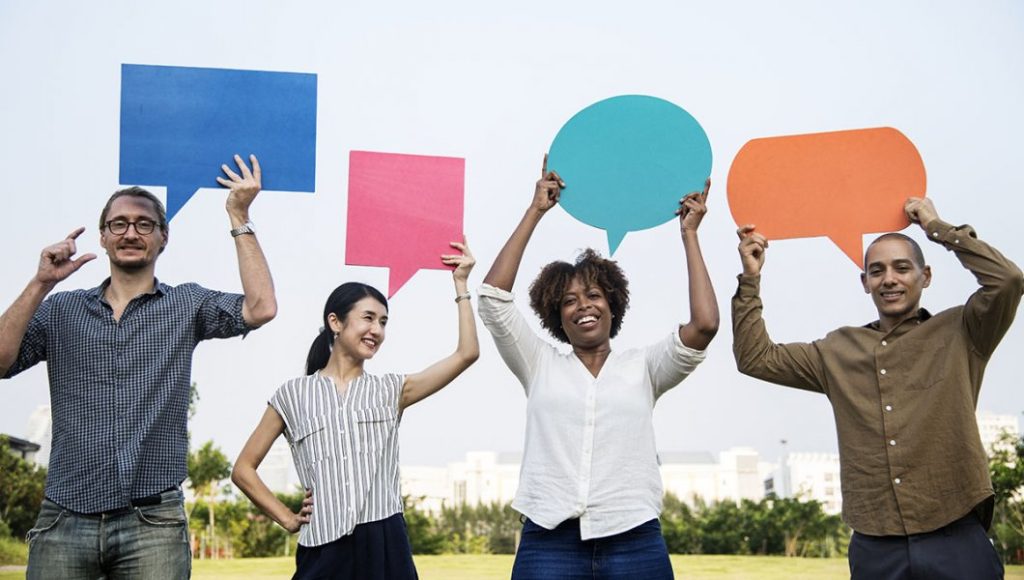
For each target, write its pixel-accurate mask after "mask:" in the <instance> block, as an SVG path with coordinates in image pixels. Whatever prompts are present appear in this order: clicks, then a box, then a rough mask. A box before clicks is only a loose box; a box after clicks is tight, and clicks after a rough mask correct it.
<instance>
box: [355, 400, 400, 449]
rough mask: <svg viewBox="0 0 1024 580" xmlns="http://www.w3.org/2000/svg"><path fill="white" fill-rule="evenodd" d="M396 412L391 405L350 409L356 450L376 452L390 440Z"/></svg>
mask: <svg viewBox="0 0 1024 580" xmlns="http://www.w3.org/2000/svg"><path fill="white" fill-rule="evenodd" d="M397 416H398V414H397V413H396V412H395V409H393V408H391V407H363V408H361V409H353V410H352V427H353V429H354V430H355V442H356V450H357V452H358V453H361V454H374V455H375V454H377V453H379V452H380V451H381V450H382V449H383V448H384V446H385V445H386V443H387V442H388V441H389V440H390V438H391V435H392V431H394V428H395V422H396V419H397Z"/></svg>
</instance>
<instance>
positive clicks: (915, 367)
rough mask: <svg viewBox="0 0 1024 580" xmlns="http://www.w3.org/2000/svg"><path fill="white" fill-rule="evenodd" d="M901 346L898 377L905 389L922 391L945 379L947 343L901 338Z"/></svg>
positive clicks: (947, 358)
mask: <svg viewBox="0 0 1024 580" xmlns="http://www.w3.org/2000/svg"><path fill="white" fill-rule="evenodd" d="M897 344H899V345H900V346H901V349H900V355H901V358H902V366H903V368H902V369H901V372H900V379H901V380H902V381H903V383H904V384H905V385H906V387H907V389H909V390H912V391H923V390H927V389H931V388H933V387H935V386H936V385H939V384H940V383H942V382H943V381H944V380H946V375H947V369H946V363H947V362H948V360H949V357H948V356H947V352H946V347H947V345H946V344H944V343H942V342H936V341H931V340H914V339H910V340H908V339H903V340H901V341H899V342H898V343H897Z"/></svg>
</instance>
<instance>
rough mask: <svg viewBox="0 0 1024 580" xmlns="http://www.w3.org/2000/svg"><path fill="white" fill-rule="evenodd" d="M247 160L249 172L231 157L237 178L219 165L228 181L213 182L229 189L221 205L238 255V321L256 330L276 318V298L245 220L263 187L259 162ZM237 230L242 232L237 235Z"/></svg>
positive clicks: (267, 270)
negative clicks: (240, 293) (240, 298)
mask: <svg viewBox="0 0 1024 580" xmlns="http://www.w3.org/2000/svg"><path fill="white" fill-rule="evenodd" d="M249 161H250V162H252V171H250V170H249V166H248V165H246V163H245V161H243V160H242V158H241V157H239V156H238V155H235V164H236V165H238V170H239V171H240V172H241V175H239V174H238V173H235V172H234V171H232V170H231V168H230V167H228V166H227V165H221V166H220V168H221V170H222V171H223V172H224V174H225V175H227V176H228V179H224V178H223V177H218V178H217V183H219V184H221V185H223V186H224V187H227V188H229V189H230V192H229V193H228V199H227V203H226V204H225V205H226V207H227V210H228V217H229V218H230V219H231V230H232V236H234V238H235V250H236V251H237V252H238V272H239V275H240V276H241V278H242V291H243V293H244V294H245V301H244V302H243V303H242V318H244V319H245V323H246V324H248V325H249V326H252V327H257V326H263V325H264V324H266V323H268V322H270V321H271V320H273V319H274V316H276V315H277V298H276V296H275V294H274V281H273V280H272V279H271V277H270V267H269V266H267V259H266V257H265V256H264V255H263V249H262V248H260V242H259V240H257V239H256V234H255V232H254V231H252V229H251V227H252V224H251V222H250V221H249V206H250V205H252V202H253V200H254V199H256V194H258V193H259V192H260V189H261V188H262V186H263V185H262V180H261V179H262V174H261V172H260V162H259V161H257V160H256V156H255V155H250V156H249ZM243 226H246V227H245V228H243ZM240 229H241V230H244V231H242V232H239V230H240Z"/></svg>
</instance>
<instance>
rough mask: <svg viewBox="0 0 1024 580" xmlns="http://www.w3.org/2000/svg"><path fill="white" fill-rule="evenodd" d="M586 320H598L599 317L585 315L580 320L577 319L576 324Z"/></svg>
mask: <svg viewBox="0 0 1024 580" xmlns="http://www.w3.org/2000/svg"><path fill="white" fill-rule="evenodd" d="M584 322H597V318H595V317H593V316H589V315H588V316H584V317H583V318H580V319H579V320H577V321H576V324H583V323H584Z"/></svg>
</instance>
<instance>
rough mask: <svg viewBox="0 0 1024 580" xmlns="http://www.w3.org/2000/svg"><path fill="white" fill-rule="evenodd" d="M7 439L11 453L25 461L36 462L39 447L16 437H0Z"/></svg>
mask: <svg viewBox="0 0 1024 580" xmlns="http://www.w3.org/2000/svg"><path fill="white" fill-rule="evenodd" d="M0 436H3V437H5V438H7V446H8V447H9V448H10V450H11V453H12V454H13V455H15V456H17V457H20V458H22V459H24V460H25V461H32V462H34V461H35V457H36V453H38V452H39V445H38V444H36V443H33V442H31V441H26V440H24V439H21V438H18V437H15V436H13V435H0Z"/></svg>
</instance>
